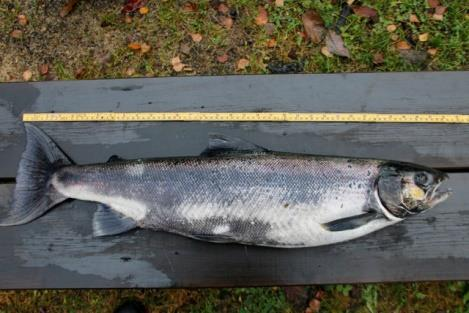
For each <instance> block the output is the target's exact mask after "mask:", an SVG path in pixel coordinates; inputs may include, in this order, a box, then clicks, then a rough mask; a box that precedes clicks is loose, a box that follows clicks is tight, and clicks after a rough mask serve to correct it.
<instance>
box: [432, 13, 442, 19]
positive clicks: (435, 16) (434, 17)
mask: <svg viewBox="0 0 469 313" xmlns="http://www.w3.org/2000/svg"><path fill="white" fill-rule="evenodd" d="M432 18H433V19H434V20H435V21H442V20H443V14H436V13H435V14H433V15H432Z"/></svg>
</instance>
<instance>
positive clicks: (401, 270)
mask: <svg viewBox="0 0 469 313" xmlns="http://www.w3.org/2000/svg"><path fill="white" fill-rule="evenodd" d="M468 184H469V174H451V175H450V180H449V182H448V186H449V187H451V188H452V189H453V191H454V194H453V196H452V197H451V198H450V199H448V201H447V202H445V203H444V204H442V205H440V206H439V207H437V208H434V209H432V210H430V211H427V212H425V213H424V214H421V215H418V216H415V217H412V218H410V219H408V220H406V221H404V222H403V223H400V224H397V225H394V226H391V227H389V228H386V229H384V230H381V231H379V232H377V233H374V234H370V235H368V236H366V237H362V238H359V239H356V240H353V241H350V242H346V243H342V244H337V245H333V246H325V247H317V248H306V249H293V250H284V249H273V248H260V247H252V246H242V245H235V244H230V245H226V244H225V245H224V244H212V243H205V242H200V241H195V240H191V239H186V238H183V237H179V236H176V235H171V234H166V233H159V232H153V231H148V230H137V231H133V232H130V233H127V234H124V235H120V236H114V237H107V238H92V237H91V218H92V213H93V211H94V209H95V208H94V206H95V205H94V204H92V203H85V202H80V201H72V202H69V203H67V204H64V205H61V206H60V207H58V208H56V209H54V210H52V211H51V212H49V213H48V214H46V215H45V216H43V217H41V218H40V219H38V220H36V221H34V222H32V223H30V224H27V225H22V226H16V227H9V228H0V288H3V289H6V288H101V287H106V288H108V287H112V288H116V287H117V288H120V287H195V286H251V285H279V284H281V285H288V284H327V283H351V282H380V281H387V282H389V281H421V280H455V279H458V280H464V279H469V269H468V267H467V264H468V262H469V240H468V236H469V235H468V234H469V210H468V209H469V196H468V195H467V190H466V189H467V185H468ZM12 187H13V185H2V187H1V188H0V199H1V200H0V201H1V202H0V207H3V208H5V207H6V206H7V202H8V198H9V196H10V191H11V189H12ZM4 211H5V209H2V211H1V212H0V214H4V213H5V212H4Z"/></svg>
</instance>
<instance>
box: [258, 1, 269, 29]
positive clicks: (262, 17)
mask: <svg viewBox="0 0 469 313" xmlns="http://www.w3.org/2000/svg"><path fill="white" fill-rule="evenodd" d="M257 10H258V13H257V16H256V24H257V25H265V24H267V22H268V21H269V15H268V13H267V10H266V9H265V8H264V7H263V6H259V7H258V9H257Z"/></svg>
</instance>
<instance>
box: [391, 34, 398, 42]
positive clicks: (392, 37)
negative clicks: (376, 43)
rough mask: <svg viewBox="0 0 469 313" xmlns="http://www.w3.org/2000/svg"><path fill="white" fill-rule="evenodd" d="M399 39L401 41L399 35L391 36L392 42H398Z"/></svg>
mask: <svg viewBox="0 0 469 313" xmlns="http://www.w3.org/2000/svg"><path fill="white" fill-rule="evenodd" d="M398 39H399V35H397V34H392V35H391V40H392V41H396V40H398Z"/></svg>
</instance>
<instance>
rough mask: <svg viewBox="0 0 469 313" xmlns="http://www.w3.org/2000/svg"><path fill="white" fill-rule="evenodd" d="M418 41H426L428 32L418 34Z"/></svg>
mask: <svg viewBox="0 0 469 313" xmlns="http://www.w3.org/2000/svg"><path fill="white" fill-rule="evenodd" d="M419 41H422V42H425V41H428V33H423V34H420V35H419Z"/></svg>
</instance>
